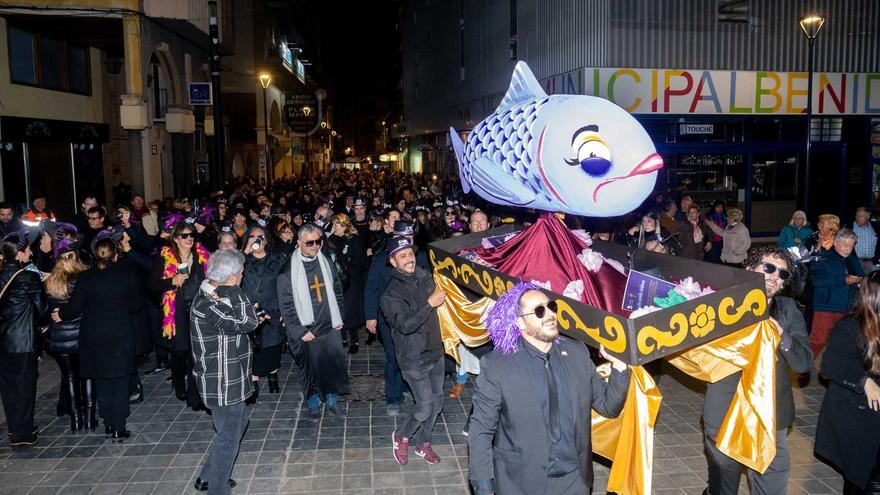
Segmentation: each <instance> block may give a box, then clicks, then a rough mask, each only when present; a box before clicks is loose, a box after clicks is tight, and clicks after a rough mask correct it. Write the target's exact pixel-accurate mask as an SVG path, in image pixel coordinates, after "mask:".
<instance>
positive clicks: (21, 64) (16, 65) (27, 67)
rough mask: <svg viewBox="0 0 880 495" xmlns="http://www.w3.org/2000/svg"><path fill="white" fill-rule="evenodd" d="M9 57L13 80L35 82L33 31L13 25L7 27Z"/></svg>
mask: <svg viewBox="0 0 880 495" xmlns="http://www.w3.org/2000/svg"><path fill="white" fill-rule="evenodd" d="M9 59H10V64H9V70H10V76H11V79H12V81H13V82H22V83H25V84H36V83H37V72H36V63H35V56H34V35H33V33H29V32H27V31H22V30H21V29H15V28H14V27H10V28H9Z"/></svg>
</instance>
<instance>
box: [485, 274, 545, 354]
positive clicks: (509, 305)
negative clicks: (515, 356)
mask: <svg viewBox="0 0 880 495" xmlns="http://www.w3.org/2000/svg"><path fill="white" fill-rule="evenodd" d="M530 290H541V288H540V287H538V286H537V285H535V284H532V283H528V282H521V283H518V284H516V285H514V286H513V287H511V288H510V290H508V291H507V292H505V293H504V294H502V295H501V297H499V298H498V300H497V301H496V302H495V305H494V306H492V309H490V310H489V312H488V314H487V315H486V331H487V332H488V333H489V339H491V340H492V345H493V346H495V348H496V349H498V350H499V351H501V354H503V355H507V354H510V353H511V352H516V343H517V341H518V340H519V337H520V335H521V334H520V330H519V328H518V327H517V326H516V319H517V318H519V300H520V298H521V297H522V295H523V294H525V293H526V292H528V291H530Z"/></svg>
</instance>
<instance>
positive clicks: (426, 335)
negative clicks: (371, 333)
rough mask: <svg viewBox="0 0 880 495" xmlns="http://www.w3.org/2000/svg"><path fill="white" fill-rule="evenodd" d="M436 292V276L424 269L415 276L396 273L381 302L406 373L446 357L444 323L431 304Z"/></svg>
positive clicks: (417, 270)
mask: <svg viewBox="0 0 880 495" xmlns="http://www.w3.org/2000/svg"><path fill="white" fill-rule="evenodd" d="M434 288H435V282H434V277H433V275H431V272H429V271H428V270H425V269H424V268H422V267H420V266H417V267H416V271H415V273H413V274H411V275H409V274H404V273H401V272H400V271H398V270H395V269H392V271H391V281H390V282H389V283H388V287H386V288H385V293H384V294H382V298H381V300H380V301H379V306H380V308H381V310H382V315H383V316H384V317H385V321H386V322H387V323H388V327H389V328H391V337H392V338H393V339H394V351H395V353H396V355H397V364H398V365H400V369H402V370H416V369H422V368H426V367H429V366H431V365H433V364H434V363H435V362H437V360H438V359H440V358H442V357H443V341H442V339H441V336H440V320H439V319H438V316H437V310H436V308H433V307H431V305H429V304H428V297H430V296H431V294H433V293H434Z"/></svg>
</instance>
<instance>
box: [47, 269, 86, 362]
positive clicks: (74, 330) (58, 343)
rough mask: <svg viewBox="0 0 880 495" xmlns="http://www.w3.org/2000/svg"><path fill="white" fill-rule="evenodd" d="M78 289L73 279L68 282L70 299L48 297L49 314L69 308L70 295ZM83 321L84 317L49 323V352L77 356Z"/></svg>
mask: <svg viewBox="0 0 880 495" xmlns="http://www.w3.org/2000/svg"><path fill="white" fill-rule="evenodd" d="M75 287H76V280H75V279H71V280H70V281H68V282H67V296H68V299H58V298H56V297H54V296H51V295H47V297H48V300H49V312H50V313H51V312H52V311H55V310H56V309H61V308H63V307H64V306H67V302H68V301H69V300H70V299H69V298H70V295H71V294H73V290H74V288H75ZM81 321H82V315H79V316H76V317H74V318H71V319H70V320H65V321H61V322H58V323H55V322H54V321H51V320H50V321H49V328H48V330H47V331H46V344H47V346H48V348H49V352H52V353H55V354H76V353H78V352H79V326H80V323H81Z"/></svg>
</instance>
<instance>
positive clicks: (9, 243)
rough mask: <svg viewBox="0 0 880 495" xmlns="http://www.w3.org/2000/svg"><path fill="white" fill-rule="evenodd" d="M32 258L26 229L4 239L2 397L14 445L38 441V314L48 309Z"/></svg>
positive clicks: (0, 261)
mask: <svg viewBox="0 0 880 495" xmlns="http://www.w3.org/2000/svg"><path fill="white" fill-rule="evenodd" d="M30 261H31V248H30V246H28V233H27V231H26V230H21V231H18V232H12V233H10V234H7V235H6V236H5V237H3V240H2V242H0V399H2V400H3V411H4V412H5V413H6V425H7V430H8V432H9V433H8V434H9V441H10V443H12V445H13V446H20V445H33V444H35V443H37V428H36V426H34V403H35V401H36V398H37V352H36V351H37V338H36V336H37V334H38V332H37V328H36V325H37V320H38V319H39V318H41V317H43V316H44V315H45V313H46V296H45V294H44V293H43V287H42V285H41V284H40V277H39V275H37V274H36V273H34V272H33V271H31V270H27V269H25V266H26V265H27V264H28V263H30Z"/></svg>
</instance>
